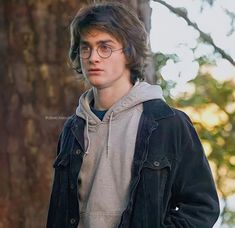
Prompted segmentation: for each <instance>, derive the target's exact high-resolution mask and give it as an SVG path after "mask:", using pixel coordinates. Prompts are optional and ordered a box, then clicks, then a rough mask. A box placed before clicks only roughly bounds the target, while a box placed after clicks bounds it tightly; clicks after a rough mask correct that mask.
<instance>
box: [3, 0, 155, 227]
mask: <svg viewBox="0 0 235 228" xmlns="http://www.w3.org/2000/svg"><path fill="white" fill-rule="evenodd" d="M125 2H128V1H125ZM87 3H88V1H75V0H68V1H53V0H52V1H40V0H35V1H30V0H22V1H20V3H18V1H15V0H9V1H6V0H5V1H2V2H1V5H0V51H1V55H2V58H1V59H2V61H1V65H0V97H1V100H0V102H1V103H0V105H1V109H0V123H1V131H0V142H1V147H0V167H1V171H0V182H1V192H0V228H8V227H14V228H18V227H19V228H21V227H24V228H32V227H34V228H37V227H38V228H39V227H40V228H41V227H44V226H45V221H46V216H47V209H48V202H49V196H50V190H51V183H52V175H53V169H52V163H53V160H54V159H55V156H56V146H57V139H58V135H59V132H60V130H61V128H62V125H63V123H64V121H65V119H66V118H67V117H68V115H69V114H71V113H74V111H75V107H76V106H77V103H78V98H79V95H80V94H81V93H82V92H83V91H84V86H83V83H79V82H78V80H77V76H76V75H75V73H74V72H73V71H72V70H71V69H70V68H69V67H68V57H67V53H68V49H69V41H70V40H69V24H70V22H71V20H72V18H73V17H74V15H75V13H76V11H77V10H78V9H79V8H80V7H81V6H82V5H83V4H87ZM131 3H132V4H133V6H134V7H135V9H136V10H137V11H138V12H139V15H140V18H141V19H142V20H143V21H144V22H145V24H146V28H147V30H148V31H149V30H150V13H151V10H150V8H149V5H148V3H149V1H131ZM147 70H148V69H147ZM151 71H152V70H150V72H151ZM149 75H150V77H149V78H147V80H148V81H149V82H154V79H153V78H154V77H153V74H152V73H149Z"/></svg>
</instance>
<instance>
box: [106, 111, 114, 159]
mask: <svg viewBox="0 0 235 228" xmlns="http://www.w3.org/2000/svg"><path fill="white" fill-rule="evenodd" d="M112 119H113V112H111V114H110V117H109V128H108V141H107V151H106V157H108V154H109V149H110V138H111V137H110V136H111V131H112Z"/></svg>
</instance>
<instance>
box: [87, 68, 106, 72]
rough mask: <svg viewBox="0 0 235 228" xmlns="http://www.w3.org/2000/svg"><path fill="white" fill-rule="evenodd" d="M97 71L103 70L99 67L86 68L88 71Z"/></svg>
mask: <svg viewBox="0 0 235 228" xmlns="http://www.w3.org/2000/svg"><path fill="white" fill-rule="evenodd" d="M98 71H103V70H101V69H99V68H91V69H89V70H88V72H98Z"/></svg>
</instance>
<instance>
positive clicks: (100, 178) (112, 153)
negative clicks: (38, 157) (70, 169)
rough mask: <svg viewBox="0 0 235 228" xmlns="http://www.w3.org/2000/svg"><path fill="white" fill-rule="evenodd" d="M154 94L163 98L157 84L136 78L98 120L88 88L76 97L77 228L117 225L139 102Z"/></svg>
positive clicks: (125, 196)
mask: <svg viewBox="0 0 235 228" xmlns="http://www.w3.org/2000/svg"><path fill="white" fill-rule="evenodd" d="M157 98H160V99H163V100H164V98H163V96H162V89H161V87H160V86H157V85H150V84H148V83H146V82H137V83H136V84H135V86H133V87H132V89H131V90H130V91H129V93H128V94H127V95H125V96H124V97H122V98H121V99H120V100H119V101H118V102H116V103H115V104H114V105H113V106H112V107H111V108H110V109H109V110H108V111H107V112H106V113H105V116H104V118H103V120H102V121H101V120H100V119H99V118H98V117H97V116H96V115H95V114H94V113H93V112H92V111H91V109H90V106H89V104H90V102H91V101H92V100H93V92H92V89H90V90H88V91H87V92H85V93H84V94H83V95H82V96H81V97H80V100H79V106H78V107H77V109H76V114H77V115H78V116H79V117H81V118H83V119H85V120H86V127H85V131H84V139H85V150H86V151H85V153H86V156H84V160H83V164H82V167H81V170H80V173H79V177H78V199H79V205H80V222H79V226H78V227H79V228H93V227H96V228H114V227H117V226H118V224H119V222H120V218H121V214H122V212H123V211H124V210H125V208H126V206H127V202H128V198H129V184H130V180H131V166H132V161H133V155H134V150H135V140H136V135H137V129H138V123H139V119H140V116H141V114H142V111H143V104H142V103H143V102H144V101H147V100H152V99H157Z"/></svg>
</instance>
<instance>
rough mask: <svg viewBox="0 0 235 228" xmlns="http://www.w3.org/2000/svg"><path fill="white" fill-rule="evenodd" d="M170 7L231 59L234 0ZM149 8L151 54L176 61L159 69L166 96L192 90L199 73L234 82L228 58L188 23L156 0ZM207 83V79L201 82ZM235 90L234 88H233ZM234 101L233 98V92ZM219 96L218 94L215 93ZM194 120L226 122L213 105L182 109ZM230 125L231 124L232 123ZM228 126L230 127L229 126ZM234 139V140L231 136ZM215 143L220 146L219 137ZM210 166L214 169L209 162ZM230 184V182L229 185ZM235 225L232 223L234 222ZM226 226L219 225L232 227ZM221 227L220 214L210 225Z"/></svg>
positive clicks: (234, 159)
mask: <svg viewBox="0 0 235 228" xmlns="http://www.w3.org/2000/svg"><path fill="white" fill-rule="evenodd" d="M166 2H167V3H168V4H170V5H171V6H173V7H175V8H177V7H180V8H181V9H186V10H187V12H188V13H187V16H188V17H189V18H190V20H191V21H192V22H194V23H196V24H197V25H198V27H199V28H200V30H201V31H203V32H205V33H207V34H209V35H210V36H211V37H212V38H213V40H214V43H215V44H216V45H217V46H218V47H220V48H222V49H223V50H224V51H225V52H226V53H228V54H229V55H230V56H231V57H232V58H233V59H235V33H234V31H233V30H234V24H235V22H234V20H235V19H234V15H232V17H231V15H229V13H228V12H234V13H235V1H233V0H217V1H214V4H213V5H210V4H208V3H206V2H205V4H203V5H202V2H201V1H193V0H191V1H188V0H181V1H179V0H178V1H176V0H168V1H166ZM150 5H151V7H152V10H153V11H152V28H151V34H150V43H151V48H152V51H153V52H154V53H156V52H160V53H163V54H164V55H176V56H177V58H176V61H174V60H172V59H168V60H167V61H166V64H165V65H164V66H163V67H162V68H161V69H160V74H161V76H162V78H163V79H164V80H165V81H167V82H171V83H175V86H174V87H173V88H171V89H170V94H169V95H170V97H171V98H173V99H177V98H180V97H182V99H183V97H184V96H186V97H187V96H190V94H193V93H194V92H195V89H196V88H195V84H193V83H189V81H190V80H192V79H195V77H196V76H197V75H198V74H199V72H200V73H201V74H207V73H208V74H210V75H211V76H212V77H213V78H214V79H216V80H217V81H218V82H219V83H222V84H223V83H224V82H226V81H235V67H234V66H233V65H232V64H231V63H229V61H227V60H225V59H223V58H221V56H220V55H219V54H218V53H216V52H215V50H214V48H213V47H212V45H209V44H206V43H205V42H202V41H201V40H200V39H199V38H200V33H199V32H198V31H197V30H196V29H194V28H193V27H190V26H188V24H187V23H186V21H185V20H184V19H182V18H180V17H178V16H176V15H175V14H173V13H172V12H171V11H170V10H169V9H168V8H167V7H165V6H163V5H162V4H159V3H157V2H154V1H151V3H150ZM205 56H206V58H207V59H208V60H209V61H210V62H211V63H212V64H206V65H203V66H201V67H200V65H199V63H198V61H196V60H198V59H199V58H203V57H205ZM205 83H207V81H205ZM234 91H235V90H234ZM233 94H234V100H235V92H234V93H233ZM218 96H220V94H218ZM234 100H233V102H231V103H230V104H229V106H228V107H227V111H228V112H229V113H232V112H234V111H235V102H234ZM184 111H185V112H186V113H188V114H189V116H190V117H191V118H192V119H193V121H194V122H200V123H202V125H204V127H205V128H207V129H208V130H211V131H213V129H214V127H215V126H218V125H219V124H222V123H223V122H226V121H227V118H228V117H227V115H226V113H225V112H223V111H222V110H221V109H220V108H219V107H218V106H217V105H216V104H208V105H207V106H206V108H203V109H201V110H200V109H197V110H195V109H194V108H193V107H187V108H184ZM233 127H234V126H233ZM230 128H232V126H230ZM234 140H235V139H234ZM220 141H221V142H219V143H220V144H221V145H223V144H224V143H226V142H223V138H221V139H220ZM202 142H203V146H204V149H205V152H206V154H207V156H208V155H209V154H210V153H211V151H212V148H211V144H210V143H208V141H206V140H202ZM230 163H231V164H232V165H235V153H234V156H231V157H230ZM210 164H211V167H212V169H213V168H215V167H214V164H213V163H210ZM232 184H233V183H231V186H232ZM227 203H228V208H229V210H232V211H235V195H230V196H229V197H228V202H227ZM220 204H221V209H222V208H223V207H224V201H223V200H221V202H220ZM234 226H235V224H234ZM234 226H226V225H224V226H223V227H234ZM214 227H215V228H219V227H221V217H220V219H219V220H218V222H217V223H216V225H215V226H214Z"/></svg>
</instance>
